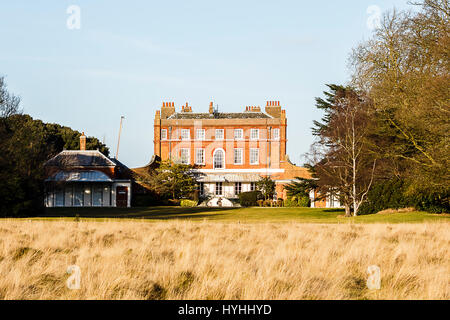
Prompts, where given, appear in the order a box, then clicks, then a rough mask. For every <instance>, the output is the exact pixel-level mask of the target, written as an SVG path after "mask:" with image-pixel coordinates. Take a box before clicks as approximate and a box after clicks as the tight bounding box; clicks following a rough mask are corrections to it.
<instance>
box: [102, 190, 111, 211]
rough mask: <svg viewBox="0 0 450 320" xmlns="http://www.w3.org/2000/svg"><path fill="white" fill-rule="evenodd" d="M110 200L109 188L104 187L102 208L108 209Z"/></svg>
mask: <svg viewBox="0 0 450 320" xmlns="http://www.w3.org/2000/svg"><path fill="white" fill-rule="evenodd" d="M110 200H111V187H110V186H108V185H106V186H103V206H104V207H109V206H110V205H111V204H110V202H111V201H110Z"/></svg>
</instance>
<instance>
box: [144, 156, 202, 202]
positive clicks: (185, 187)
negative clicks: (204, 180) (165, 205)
mask: <svg viewBox="0 0 450 320" xmlns="http://www.w3.org/2000/svg"><path fill="white" fill-rule="evenodd" d="M192 169H193V167H192V166H190V165H186V164H180V163H173V162H171V161H161V162H159V165H158V167H157V168H156V169H153V168H148V169H147V170H146V171H144V172H142V173H140V174H139V175H136V179H137V180H138V181H140V182H142V183H144V184H146V185H149V186H150V187H151V188H152V189H153V190H154V191H155V192H157V193H158V194H160V195H161V197H162V198H165V199H168V198H169V197H171V198H172V199H181V198H188V197H192V196H193V194H194V192H195V191H196V189H197V184H196V181H195V177H194V174H193V172H192Z"/></svg>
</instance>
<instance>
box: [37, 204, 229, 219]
mask: <svg viewBox="0 0 450 320" xmlns="http://www.w3.org/2000/svg"><path fill="white" fill-rule="evenodd" d="M236 209H237V208H223V207H222V208H209V207H193V208H189V207H142V208H47V209H46V210H45V213H44V214H43V215H40V216H39V217H76V216H79V217H81V218H140V219H158V220H160V219H163V220H166V219H192V218H195V219H203V218H211V217H214V218H215V217H220V216H222V215H223V214H224V211H227V213H229V211H232V210H236ZM219 212H222V213H219Z"/></svg>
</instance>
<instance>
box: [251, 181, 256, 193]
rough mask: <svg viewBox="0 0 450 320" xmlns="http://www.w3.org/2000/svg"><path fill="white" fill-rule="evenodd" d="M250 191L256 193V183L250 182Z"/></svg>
mask: <svg viewBox="0 0 450 320" xmlns="http://www.w3.org/2000/svg"><path fill="white" fill-rule="evenodd" d="M250 191H256V182H250Z"/></svg>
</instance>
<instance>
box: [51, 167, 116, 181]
mask: <svg viewBox="0 0 450 320" xmlns="http://www.w3.org/2000/svg"><path fill="white" fill-rule="evenodd" d="M45 181H53V182H58V181H59V182H62V181H64V182H112V181H113V180H112V179H111V178H110V177H108V176H107V175H106V174H105V173H103V172H101V171H95V170H89V171H59V172H57V173H56V174H54V175H53V176H51V177H50V178H48V179H47V180H45Z"/></svg>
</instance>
